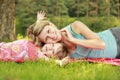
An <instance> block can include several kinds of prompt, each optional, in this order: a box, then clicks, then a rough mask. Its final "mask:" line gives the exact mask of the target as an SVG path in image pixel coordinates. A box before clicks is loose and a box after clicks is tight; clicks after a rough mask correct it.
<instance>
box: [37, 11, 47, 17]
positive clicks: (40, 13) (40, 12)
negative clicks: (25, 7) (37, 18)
mask: <svg viewBox="0 0 120 80" xmlns="http://www.w3.org/2000/svg"><path fill="white" fill-rule="evenodd" d="M37 14H38V15H42V16H45V15H46V12H45V11H43V10H41V11H38V12H37Z"/></svg>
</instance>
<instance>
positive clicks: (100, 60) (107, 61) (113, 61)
mask: <svg viewBox="0 0 120 80" xmlns="http://www.w3.org/2000/svg"><path fill="white" fill-rule="evenodd" d="M74 61H76V62H79V61H80V62H81V61H83V62H84V61H88V62H92V63H102V64H110V65H114V66H120V59H116V58H86V59H71V62H74Z"/></svg>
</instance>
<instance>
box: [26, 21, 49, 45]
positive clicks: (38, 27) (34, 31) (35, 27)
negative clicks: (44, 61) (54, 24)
mask: <svg viewBox="0 0 120 80" xmlns="http://www.w3.org/2000/svg"><path fill="white" fill-rule="evenodd" d="M50 23H51V22H50V21H48V20H42V21H39V22H36V23H34V24H32V25H30V26H29V27H28V29H27V36H28V38H30V39H32V40H33V42H34V43H35V45H37V46H43V44H44V43H43V42H41V41H40V39H39V38H38V35H39V34H40V33H41V31H42V30H43V29H44V27H45V26H47V25H49V24H50Z"/></svg>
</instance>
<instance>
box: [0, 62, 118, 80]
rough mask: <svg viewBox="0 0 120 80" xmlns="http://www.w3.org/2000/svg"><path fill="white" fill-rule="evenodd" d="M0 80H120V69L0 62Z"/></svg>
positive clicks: (77, 63)
mask: <svg viewBox="0 0 120 80" xmlns="http://www.w3.org/2000/svg"><path fill="white" fill-rule="evenodd" d="M0 80H120V67H118V66H111V65H105V64H93V63H88V62H75V63H71V64H68V65H67V66H65V67H59V66H58V65H56V64H55V62H53V61H50V62H45V61H36V62H29V61H27V62H25V63H14V62H0Z"/></svg>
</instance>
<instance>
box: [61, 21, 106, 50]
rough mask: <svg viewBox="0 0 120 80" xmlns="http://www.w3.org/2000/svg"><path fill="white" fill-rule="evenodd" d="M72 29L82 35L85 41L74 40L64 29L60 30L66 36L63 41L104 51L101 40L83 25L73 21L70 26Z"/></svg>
mask: <svg viewBox="0 0 120 80" xmlns="http://www.w3.org/2000/svg"><path fill="white" fill-rule="evenodd" d="M71 27H72V29H73V30H74V31H75V32H76V33H78V34H81V35H83V36H84V37H85V38H86V40H83V39H76V38H74V37H73V36H72V35H71V33H70V32H69V31H68V30H67V29H66V28H64V29H62V30H61V31H62V32H66V35H64V36H63V38H64V41H65V40H66V41H68V42H71V43H73V44H76V45H80V46H84V47H88V48H95V49H104V48H105V43H104V41H102V40H101V38H100V37H99V36H98V35H97V34H96V33H95V32H93V31H91V30H90V29H89V28H88V27H87V26H86V25H85V24H83V23H82V22H80V21H75V22H74V23H72V25H71Z"/></svg>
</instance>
